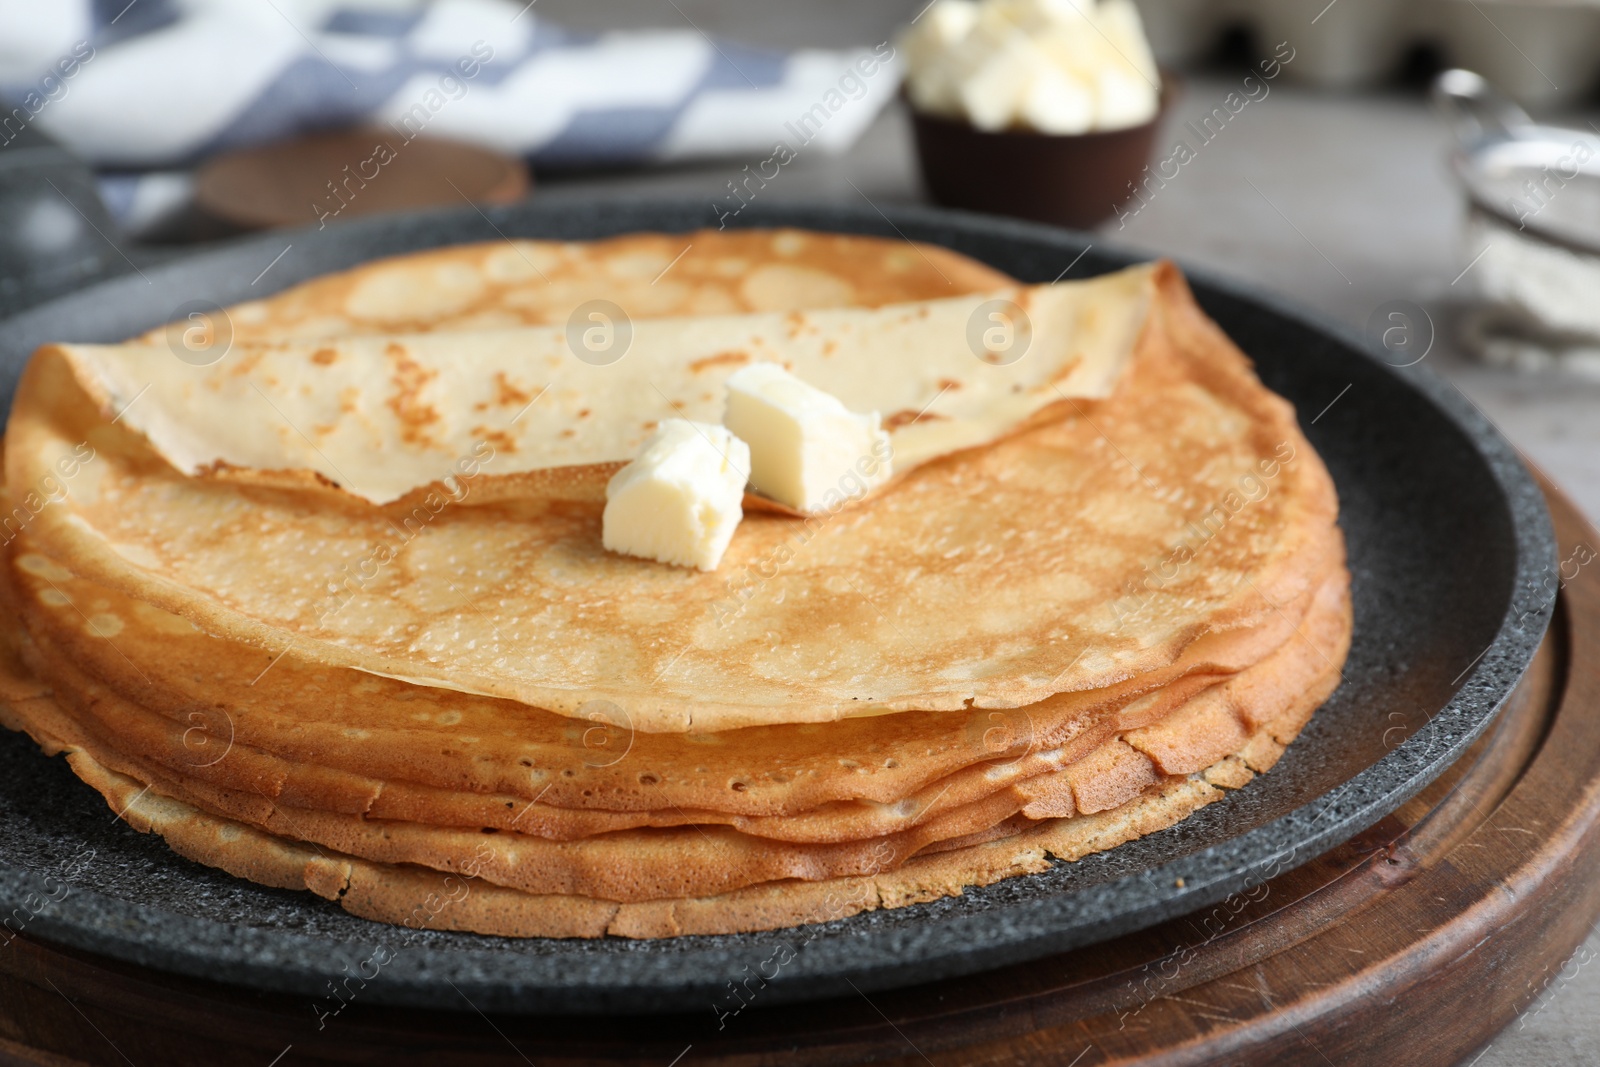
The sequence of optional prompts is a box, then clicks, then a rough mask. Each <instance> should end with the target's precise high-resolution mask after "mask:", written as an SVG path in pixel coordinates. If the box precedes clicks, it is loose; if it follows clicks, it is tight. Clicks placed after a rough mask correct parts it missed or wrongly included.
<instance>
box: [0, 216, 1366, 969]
mask: <svg viewBox="0 0 1600 1067" xmlns="http://www.w3.org/2000/svg"><path fill="white" fill-rule="evenodd" d="M686 244H687V245H688V250H687V251H684V247H685V245H686ZM674 257H680V258H678V259H677V260H676V261H675V260H674ZM669 267H670V268H671V270H670V273H669V274H666V275H663V273H662V272H663V271H665V270H667V268H669ZM653 279H654V280H653ZM1007 284H1010V280H1009V279H1007V278H1005V277H1004V276H1001V275H999V274H996V273H995V272H993V271H991V270H989V269H988V268H986V267H983V266H982V265H980V264H977V263H974V262H972V261H969V260H966V259H964V258H962V257H959V256H956V255H954V254H953V253H950V252H948V251H945V250H940V249H936V248H931V247H921V246H912V245H909V244H907V243H905V242H901V241H885V240H878V239H871V238H860V237H839V236H831V235H819V234H809V233H803V232H798V231H777V232H767V231H748V232H726V233H718V232H707V233H701V234H694V235H688V236H662V235H637V236H630V237H626V238H619V239H614V240H610V241H601V242H594V243H585V244H555V243H544V242H530V241H518V242H515V243H496V244H485V245H473V246H463V247H459V248H452V249H444V250H439V251H434V252H429V253H422V254H418V255H413V256H407V257H401V258H398V259H394V260H387V261H382V262H379V263H375V264H370V265H368V266H365V267H362V268H358V269H357V270H354V271H351V272H347V273H345V274H340V275H334V276H330V277H327V278H323V279H318V280H315V281H312V282H309V283H306V284H303V285H301V286H298V287H296V288H295V289H292V290H289V291H288V292H285V293H283V294H280V295H278V296H276V297H273V298H271V299H268V300H264V301H260V302H257V303H254V304H250V305H244V306H242V307H239V308H235V309H232V319H233V323H234V331H235V333H234V351H233V352H231V353H230V354H229V356H228V358H229V359H235V358H240V356H241V354H248V353H249V351H250V350H251V346H252V345H264V344H270V343H272V342H274V341H277V340H281V339H285V338H297V339H307V338H338V337H347V336H355V335H372V334H380V335H388V334H392V335H396V336H403V335H406V334H415V333H419V332H425V331H441V330H448V331H462V332H463V333H470V331H471V330H473V329H482V328H489V327H495V328H501V327H505V326H507V325H515V324H529V323H561V322H564V321H565V320H566V317H567V316H568V315H569V314H570V313H571V311H572V309H573V308H574V307H576V306H578V305H579V304H582V303H583V302H584V301H587V300H592V299H597V298H603V299H610V300H614V301H615V302H616V303H618V304H621V305H622V306H624V307H627V308H629V309H630V312H631V313H632V314H634V316H635V317H636V318H637V317H639V316H640V315H641V314H645V313H648V314H651V315H659V316H672V315H690V314H702V313H719V314H726V313H730V312H734V313H737V312H745V311H773V310H795V309H802V308H813V307H838V306H879V305H885V304H893V303H899V302H908V301H915V300H924V299H934V298H939V297H945V296H951V295H955V294H957V293H975V292H984V291H988V290H993V289H997V288H1000V287H1002V286H1005V285H1007ZM1154 286H1155V297H1154V299H1153V300H1152V302H1151V306H1150V309H1149V312H1148V319H1147V321H1146V322H1145V323H1144V326H1143V328H1142V330H1141V332H1140V333H1139V337H1138V341H1137V344H1136V345H1135V348H1134V351H1133V353H1132V356H1131V358H1130V360H1129V362H1128V364H1127V367H1126V369H1125V371H1124V373H1123V375H1122V378H1121V380H1120V381H1119V382H1118V383H1117V386H1116V389H1115V391H1114V393H1113V394H1112V395H1111V396H1110V397H1108V398H1106V399H1102V400H1069V401H1065V402H1063V403H1062V404H1060V405H1057V406H1056V407H1055V408H1052V409H1051V411H1050V415H1049V417H1048V418H1046V419H1042V420H1035V421H1034V422H1032V423H1030V424H1029V425H1028V426H1027V427H1026V428H1024V429H1022V430H1020V431H1019V432H1017V433H1015V434H1013V435H1011V436H1009V437H1006V438H1004V439H1002V440H999V441H997V442H995V443H992V444H990V445H987V446H985V447H982V448H978V449H972V450H969V451H965V452H960V453H957V454H955V455H950V456H946V457H944V458H943V459H939V460H936V461H934V462H931V463H928V464H926V465H924V466H922V467H919V468H917V469H916V470H913V471H910V472H909V473H906V474H905V475H903V476H902V477H901V478H899V479H898V480H897V481H896V482H895V483H894V484H893V485H891V486H890V487H889V488H888V489H886V490H884V491H883V492H881V493H879V494H877V495H874V496H872V497H870V498H868V499H867V500H865V501H863V502H861V503H859V504H857V505H855V506H853V507H850V508H846V509H844V510H841V511H839V512H838V513H837V514H833V515H830V516H828V517H827V518H826V519H825V520H823V521H812V522H809V523H807V522H801V521H800V520H797V519H794V518H791V517H788V516H784V515H780V514H762V513H751V514H747V516H746V518H745V521H744V524H743V525H742V526H741V528H740V530H739V532H738V536H737V537H736V538H735V540H734V543H733V545H732V547H731V548H730V549H729V552H728V555H727V556H726V557H725V559H724V561H723V563H722V567H721V569H720V570H719V571H718V572H716V573H713V574H701V573H698V572H693V571H687V570H683V569H678V568H670V567H666V566H663V565H660V564H655V563H651V562H648V561H643V560H635V559H628V558H625V557H619V556H614V555H610V554H608V553H606V552H604V550H603V549H602V548H601V546H600V512H601V507H602V503H603V501H600V500H597V499H594V498H593V497H592V496H590V497H584V496H583V495H582V494H574V495H568V496H560V495H552V496H549V497H539V496H532V497H528V498H517V497H516V496H515V495H510V496H508V495H506V494H499V495H495V494H486V496H485V498H484V499H482V500H474V499H472V498H470V497H469V498H467V499H465V500H463V501H461V502H460V503H458V504H456V505H455V506H451V507H448V508H445V509H443V510H441V511H439V512H438V513H437V514H436V515H430V516H429V517H428V521H427V522H426V523H425V524H423V525H422V526H421V527H419V528H417V529H415V530H413V529H412V526H411V525H408V519H411V518H412V517H413V516H414V515H415V514H416V512H415V506H416V505H415V501H414V500H402V501H398V502H396V503H395V504H391V505H375V504H372V503H369V502H368V501H366V500H361V499H357V498H354V497H352V496H351V495H350V494H347V493H342V492H339V491H337V490H323V491H315V490H308V489H298V490H297V489H295V488H293V487H285V486H274V485H261V484H249V483H247V482H240V481H237V480H227V479H222V478H208V477H197V476H194V475H192V474H186V473H183V472H180V471H178V470H176V469H174V467H173V466H172V465H170V464H169V463H167V462H166V461H165V460H163V458H162V457H161V456H160V455H159V454H157V453H156V452H155V451H154V450H153V449H152V447H151V446H150V443H149V442H148V441H147V440H145V439H143V438H142V437H141V436H140V435H139V434H138V433H136V432H133V431H132V430H130V429H129V428H128V427H127V426H126V425H125V424H123V423H122V422H121V421H119V420H118V418H117V416H116V414H114V413H108V412H106V411H104V410H102V409H101V408H100V407H98V406H97V405H96V404H95V403H93V402H92V401H91V400H90V399H89V397H88V396H87V395H86V394H85V392H84V391H83V389H82V388H81V387H80V383H78V382H76V381H74V379H73V377H72V375H71V373H70V371H69V370H68V369H67V367H66V366H65V365H64V364H63V363H61V362H59V361H54V362H52V361H50V360H41V359H37V358H36V360H35V361H34V363H33V365H31V366H30V368H29V371H28V373H27V374H26V375H25V378H24V381H23V383H22V385H21V387H20V388H19V392H18V397H17V400H16V403H15V406H14V408H13V411H12V414H11V421H10V423H9V426H8V429H7V437H6V457H5V459H6V493H7V496H8V498H9V499H8V501H7V512H8V514H9V515H10V516H11V518H10V519H7V520H6V522H5V531H6V532H5V536H6V538H7V547H6V559H5V567H4V572H3V573H4V580H3V582H0V592H3V595H4V597H5V598H6V600H7V601H8V604H9V607H10V611H9V612H8V617H9V618H10V620H11V622H10V624H9V625H8V627H7V630H6V633H5V635H4V636H5V640H4V642H3V646H4V648H3V655H0V698H3V708H0V719H3V721H4V722H5V724H6V725H8V726H10V727H11V728H13V729H19V730H26V731H27V732H28V733H29V734H31V735H32V736H33V737H34V738H35V739H36V740H37V741H38V743H39V744H40V745H41V746H42V747H43V748H44V749H45V750H46V751H47V752H50V753H61V752H64V753H66V754H67V757H68V760H69V762H70V764H71V766H72V767H73V769H74V770H75V771H76V772H77V774H78V775H79V776H80V777H81V778H83V779H84V780H85V781H86V782H88V783H89V784H90V785H92V786H93V787H94V788H96V789H98V790H100V792H101V793H102V794H104V796H105V797H106V799H107V801H108V803H109V804H110V805H111V807H112V808H113V809H114V810H115V811H117V812H119V813H121V814H122V815H123V817H125V818H126V819H127V821H128V822H129V823H130V824H132V825H133V826H134V827H136V828H137V829H140V830H143V831H153V832H156V833H159V834H161V835H162V836H163V837H165V838H166V840H167V841H168V842H169V844H170V845H171V846H172V847H173V848H174V849H175V850H177V851H178V852H180V853H182V854H183V855H185V856H188V857H190V858H192V859H194V860H197V861H199V862H201V863H205V864H210V865H212V866H216V867H221V868H223V869H225V870H228V871H230V872H232V873H234V874H236V875H238V876H241V877H244V878H249V879H252V880H254V881H257V882H262V883H265V884H268V885H273V886H281V887H288V888H294V889H310V890H312V891H314V892H316V893H318V894H321V895H322V896H324V897H327V898H329V899H331V900H337V901H338V902H339V903H340V904H341V905H342V906H343V907H344V908H346V909H347V910H349V911H351V912H353V913H355V914H358V915H362V916H366V917H369V918H373V919H378V920H382V921H387V922H396V923H407V924H410V925H414V926H417V925H420V926H427V927H430V928H436V929H457V930H472V931H478V932H483V933H493V934H503V935H512V936H560V937H596V936H601V935H605V934H612V935H620V936H627V937H663V936H672V935H679V934H694V933H724V932H735V931H747V930H760V929H771V928H775V927H781V926H788V925H794V924H798V923H804V922H814V921H823V920H829V919H836V918H841V917H843V916H846V915H849V914H853V913H856V912H860V911H863V910H870V909H874V908H880V907H896V906H901V905H905V904H909V903H914V902H918V901H924V900H930V899H935V898H938V897H941V896H948V895H953V894H959V893H960V892H961V891H962V889H963V887H966V886H975V885H986V884H990V883H993V882H995V881H998V880H1000V879H1002V878H1008V877H1012V876H1016V875H1022V874H1025V873H1028V872H1037V871H1041V870H1044V869H1046V868H1047V867H1048V866H1049V865H1050V864H1051V863H1052V862H1055V861H1057V860H1072V859H1076V858H1078V857H1081V856H1083V855H1086V854H1088V853H1092V852H1096V851H1100V850H1104V849H1108V848H1111V847H1114V846H1116V845H1118V844H1120V843H1123V842H1125V841H1128V840H1131V839H1133V838H1136V837H1139V836H1142V835H1144V834H1148V833H1152V832H1155V831H1157V830H1160V829H1162V828H1164V827H1167V826H1170V825H1171V824H1173V823H1175V822H1176V821H1178V820H1180V819H1182V818H1183V817H1185V816H1186V815H1188V814H1189V813H1191V812H1193V811H1194V810H1196V809H1198V808H1199V807H1201V806H1203V805H1205V804H1208V803H1211V802H1212V801H1214V800H1217V799H1219V798H1220V797H1221V796H1223V795H1224V792H1225V791H1226V790H1230V789H1235V788H1239V787H1242V786H1244V785H1245V784H1246V783H1248V781H1249V780H1250V779H1251V778H1252V776H1253V775H1254V774H1256V773H1260V772H1264V771H1266V770H1268V769H1269V768H1270V767H1271V766H1272V765H1273V763H1274V762H1275V761H1276V760H1277V759H1278V757H1279V756H1280V755H1281V753H1282V752H1283V750H1284V746H1286V745H1287V744H1289V743H1290V741H1292V740H1293V738H1294V737H1295V735H1296V734H1297V733H1298V732H1299V731H1300V729H1301V728H1302V727H1303V726H1304V724H1305V723H1306V722H1307V720H1308V719H1309V717H1310V716H1311V714H1312V712H1313V711H1314V710H1315V709H1316V708H1317V707H1318V706H1319V705H1320V704H1321V703H1322V701H1323V700H1324V699H1326V697H1327V696H1328V694H1329V693H1331V692H1332V690H1333V689H1334V687H1335V685H1336V684H1337V681H1338V678H1339V672H1340V668H1341V666H1342V664H1343V662H1344V658H1345V654H1346V651H1347V649H1348V644H1349V636H1350V623H1351V620H1350V602H1349V591H1348V590H1349V579H1348V574H1347V572H1346V570H1345V566H1344V545H1343V540H1342V537H1341V535H1340V533H1339V530H1338V528H1337V526H1336V525H1335V519H1336V513H1337V503H1336V499H1335V496H1334V492H1333V487H1332V483H1331V481H1330V480H1329V478H1328V475H1327V472H1326V470H1325V469H1324V467H1323V466H1322V464H1321V462H1320V460H1319V459H1318V458H1317V456H1316V454H1315V453H1314V452H1313V451H1312V449H1311V447H1310V445H1309V444H1308V443H1307V442H1306V440H1305V438H1304V437H1303V436H1302V435H1301V433H1300V431H1299V428H1298V426H1297V425H1296V422H1295V418H1294V414H1293V411H1292V410H1291V408H1290V407H1289V405H1288V404H1287V403H1285V402H1284V401H1283V400H1282V399H1280V398H1278V397H1276V396H1274V395H1273V394H1271V393H1270V392H1269V391H1268V390H1266V389H1265V387H1263V386H1262V385H1261V384H1260V382H1259V381H1258V380H1257V379H1256V378H1255V376H1254V374H1253V373H1252V371H1251V369H1250V366H1249V364H1248V361H1247V360H1246V359H1245V357H1244V356H1243V355H1242V354H1241V353H1240V352H1238V350H1237V349H1236V348H1235V347H1234V346H1233V345H1232V344H1231V343H1230V342H1229V341H1228V339H1227V338H1226V337H1225V336H1224V335H1223V334H1222V333H1221V332H1220V330H1218V328H1217V327H1216V326H1215V325H1214V324H1212V323H1211V322H1210V321H1209V320H1207V319H1206V318H1205V317H1204V315H1203V314H1202V313H1201V312H1200V311H1199V310H1198V308H1197V307H1196V306H1195V304H1194V302H1193V300H1192V298H1191V296H1190V295H1189V292H1188V290H1187V288H1186V286H1185V285H1184V283H1183V281H1182V279H1181V277H1180V276H1179V275H1178V273H1177V271H1176V270H1175V269H1173V268H1171V267H1170V266H1166V265H1162V266H1158V267H1157V268H1156V270H1155V271H1154ZM641 309H645V310H644V311H641ZM412 525H415V523H414V522H413V524H412ZM380 548H381V549H384V550H385V551H384V552H383V553H382V555H381V558H382V559H383V560H384V565H383V566H381V567H377V568H373V571H374V573H373V574H372V575H371V577H370V578H364V579H363V581H362V582H361V584H360V586H359V589H358V590H357V592H356V594H355V595H354V596H352V597H350V598H348V600H347V601H341V602H340V604H339V606H338V608H337V610H332V611H330V610H329V609H328V607H327V606H326V605H327V603H328V599H327V598H328V595H329V592H330V590H338V589H340V588H341V583H344V579H345V576H346V575H348V573H349V572H350V568H351V567H352V566H355V565H357V564H359V563H360V562H362V561H370V560H371V559H374V558H378V550H379V549H380ZM363 573H365V572H363ZM344 587H345V588H347V589H348V588H349V586H348V583H344Z"/></svg>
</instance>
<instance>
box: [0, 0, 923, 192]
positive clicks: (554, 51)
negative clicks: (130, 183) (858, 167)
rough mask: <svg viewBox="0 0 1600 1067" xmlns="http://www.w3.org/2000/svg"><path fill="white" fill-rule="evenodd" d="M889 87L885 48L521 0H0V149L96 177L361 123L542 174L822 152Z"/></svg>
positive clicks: (892, 66) (894, 66)
mask: <svg viewBox="0 0 1600 1067" xmlns="http://www.w3.org/2000/svg"><path fill="white" fill-rule="evenodd" d="M898 82H899V65H898V62H897V60H896V57H895V55H894V50H893V48H892V47H891V46H890V45H888V44H887V43H885V44H883V45H880V46H879V47H878V48H876V49H863V50H860V51H854V52H825V51H799V52H793V53H787V54H784V53H776V52H768V51H760V50H756V49H751V48H747V47H743V46H740V45H736V44H733V43H731V42H727V41H719V40H713V39H712V38H710V37H708V36H706V35H704V34H703V33H701V32H699V30H698V29H697V28H695V27H693V26H692V25H691V24H690V23H688V21H687V20H685V26H684V29H682V30H644V31H627V32H616V33H605V34H578V33H572V32H567V31H564V30H562V29H560V28H559V27H556V26H553V25H551V24H550V23H548V22H546V21H545V20H543V19H541V18H540V17H538V16H537V15H535V13H534V11H533V4H532V3H525V2H524V0H436V2H434V3H422V2H420V0H131V2H129V0H0V99H3V100H4V102H5V104H6V108H5V114H3V115H0V139H5V140H8V139H9V138H10V137H12V136H15V132H16V129H17V128H19V125H25V124H27V123H30V122H31V123H36V124H37V125H38V127H39V128H40V129H41V130H43V131H44V132H45V133H47V134H49V135H50V136H52V137H54V138H55V139H56V140H58V141H60V142H62V143H63V144H65V145H66V146H68V147H69V148H71V149H72V150H74V151H75V152H77V153H78V154H79V155H80V156H82V157H83V158H84V159H86V160H88V161H89V162H90V163H92V164H94V165H96V166H98V167H101V168H113V169H116V168H121V169H159V168H168V169H170V168H174V167H182V166H187V165H190V164H192V163H194V162H195V161H197V160H199V159H202V158H204V157H205V156H207V155H209V154H211V153H213V152H216V151H218V150H221V149H226V148H233V147H238V146H241V145H248V144H256V143H262V142H266V141H271V140H275V139H278V138H282V137H286V136H289V135H292V134H295V133H298V132H301V131H304V130H311V129H318V128H327V127H337V126H346V125H351V124H355V123H360V122H379V123H388V124H392V125H394V126H395V127H396V128H397V129H398V130H400V131H401V132H402V133H403V134H405V135H414V134H416V133H418V132H421V131H422V129H423V128H425V129H426V132H427V133H428V134H429V135H435V136H445V137H452V138H457V139H461V140H467V141H472V142H475V143H478V144H482V145H485V146H488V147H491V148H495V149H498V150H500V151H503V152H508V153H511V154H514V155H518V156H522V157H526V158H529V159H531V160H532V161H533V162H534V163H536V164H538V165H541V166H551V165H583V164H596V163H651V162H665V161H674V160H686V159H694V158H708V157H726V156H740V155H750V154H756V153H760V154H762V155H766V154H769V153H771V152H772V151H773V149H774V148H775V147H776V146H777V145H778V144H780V143H782V144H784V145H787V146H788V148H789V149H790V150H791V151H798V150H799V149H800V148H801V147H802V146H803V145H815V146H817V147H820V148H821V149H822V150H824V151H839V150H842V149H843V148H845V147H848V146H849V145H850V144H851V143H852V142H853V141H854V140H855V139H856V138H857V137H858V136H859V135H860V134H861V132H862V131H863V130H864V129H865V128H866V126H867V124H868V123H869V122H871V121H872V119H873V117H874V116H875V115H876V114H877V112H878V110H879V109H880V108H881V107H882V106H883V104H884V102H885V101H886V100H888V98H889V97H890V96H891V95H892V94H893V93H894V91H895V89H896V87H897V85H898ZM114 206H115V205H114Z"/></svg>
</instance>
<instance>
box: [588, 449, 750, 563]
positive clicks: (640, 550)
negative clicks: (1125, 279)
mask: <svg viewBox="0 0 1600 1067" xmlns="http://www.w3.org/2000/svg"><path fill="white" fill-rule="evenodd" d="M749 472H750V449H749V447H748V446H746V445H745V443H744V442H743V441H741V440H739V439H738V438H737V437H735V436H734V435H733V434H732V433H729V432H728V430H727V429H726V428H725V427H722V426H717V425H715V424H713V423H708V422H690V421H689V420H688V419H666V420H664V421H663V422H662V423H661V426H660V427H659V428H658V429H657V430H656V432H655V433H653V434H651V435H650V437H649V439H648V440H646V441H645V443H644V447H643V448H642V449H641V450H640V452H639V455H638V458H636V459H635V460H634V461H633V462H632V463H629V464H628V465H627V466H626V467H623V468H622V469H621V470H619V471H618V472H617V473H616V474H614V475H612V476H611V481H610V482H608V483H606V510H605V515H604V517H603V518H602V520H601V542H602V543H603V544H604V545H605V547H606V548H608V549H610V550H611V551H612V552H621V553H623V554H624V555H628V556H641V557H643V558H645V559H653V560H658V561H660V562H662V563H674V564H677V565H678V566H680V567H695V568H698V569H700V570H703V571H714V570H716V569H717V564H718V563H721V562H722V554H723V553H724V552H726V551H727V550H728V542H730V541H732V540H733V531H734V529H735V528H737V527H738V525H739V520H740V519H742V518H744V508H743V507H742V504H743V502H744V486H745V480H746V479H747V478H748V477H749Z"/></svg>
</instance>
